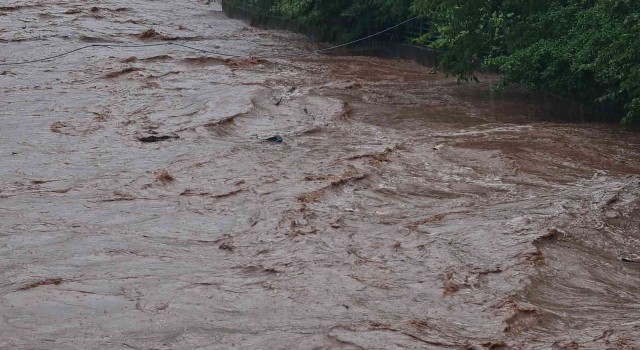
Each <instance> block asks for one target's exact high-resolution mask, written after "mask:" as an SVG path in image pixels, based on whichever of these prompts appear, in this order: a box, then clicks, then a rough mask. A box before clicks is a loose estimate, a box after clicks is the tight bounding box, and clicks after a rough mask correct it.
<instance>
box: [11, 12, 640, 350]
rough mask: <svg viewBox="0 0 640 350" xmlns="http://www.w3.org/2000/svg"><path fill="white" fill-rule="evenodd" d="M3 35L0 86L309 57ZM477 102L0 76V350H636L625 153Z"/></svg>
mask: <svg viewBox="0 0 640 350" xmlns="http://www.w3.org/2000/svg"><path fill="white" fill-rule="evenodd" d="M0 28H1V29H0V45H2V46H0V62H8V61H16V60H22V59H25V58H31V57H35V56H38V57H41V56H45V55H51V54H56V53H59V52H61V51H64V50H68V49H73V48H76V47H78V46H81V45H83V44H86V43H88V42H118V43H149V42H165V41H171V42H177V43H184V44H187V45H190V46H194V47H198V48H206V49H207V50H219V51H220V52H223V53H230V54H237V55H239V56H243V55H244V54H246V53H253V54H255V53H257V54H259V55H260V56H265V57H266V56H269V55H273V56H276V55H277V54H282V53H284V52H305V51H309V50H312V49H313V48H315V47H316V46H315V45H316V44H314V43H312V42H310V41H308V40H306V39H305V38H303V37H302V36H300V35H296V34H291V33H288V32H283V31H269V30H262V29H257V28H252V27H249V26H247V25H246V24H244V23H243V22H241V21H238V20H232V19H229V18H227V17H226V16H225V15H224V13H223V12H222V10H221V8H220V6H219V5H215V4H213V5H211V6H207V5H205V4H204V3H203V2H198V1H186V0H185V1H177V2H169V3H166V2H157V1H130V0H108V1H101V2H99V3H98V2H89V3H87V2H86V1H78V0H56V1H46V2H45V1H28V2H27V1H24V0H10V1H9V2H8V3H6V4H3V5H2V6H0ZM482 81H483V84H481V85H457V84H456V82H455V79H452V78H447V77H446V76H444V75H442V74H440V73H435V74H429V71H428V70H426V69H425V67H423V66H420V65H418V64H416V63H414V62H409V61H403V60H391V59H381V58H372V57H342V56H321V55H318V56H313V57H308V58H301V59H284V58H281V59H259V60H258V59H252V58H250V57H236V58H229V57H219V56H216V55H213V54H202V53H196V52H194V51H191V50H187V49H185V48H181V47H171V46H159V47H148V48H129V49H126V50H124V49H123V50H120V49H108V48H96V49H95V50H93V51H92V52H91V54H85V53H82V54H75V55H70V56H66V57H64V58H61V59H59V60H56V61H54V62H43V63H38V64H34V65H28V66H27V65H24V66H11V67H3V68H0V140H1V141H0V159H1V161H2V165H3V166H2V167H0V217H1V220H0V257H1V259H0V271H1V277H2V280H3V282H2V284H1V285H0V315H2V318H0V349H87V348H91V349H132V348H133V349H195V348H198V349H291V348H296V349H449V348H450V349H637V348H639V347H640V343H639V342H638V339H640V337H639V336H638V335H639V334H640V323H638V320H639V319H640V308H638V300H639V297H640V287H639V286H640V255H639V254H640V200H639V197H640V136H639V135H638V134H637V133H633V132H629V131H626V130H624V129H622V128H620V127H618V126H615V125H603V124H595V123H592V124H571V123H560V122H549V121H545V120H544V115H545V113H544V108H543V107H542V106H540V104H539V103H537V102H536V101H532V100H530V99H527V98H523V97H522V96H519V95H518V94H505V95H501V96H491V95H490V94H488V93H486V92H485V91H488V87H489V85H490V84H492V83H495V81H494V80H492V78H491V77H486V78H485V79H483V80H482ZM275 135H279V136H281V137H282V139H283V141H284V142H282V143H276V142H260V140H262V139H266V138H269V137H272V136H275Z"/></svg>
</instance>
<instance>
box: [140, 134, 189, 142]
mask: <svg viewBox="0 0 640 350" xmlns="http://www.w3.org/2000/svg"><path fill="white" fill-rule="evenodd" d="M179 138H180V136H178V135H161V136H156V135H151V136H145V137H138V141H140V142H142V143H153V142H161V141H167V140H173V139H179Z"/></svg>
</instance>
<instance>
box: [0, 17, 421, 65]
mask: <svg viewBox="0 0 640 350" xmlns="http://www.w3.org/2000/svg"><path fill="white" fill-rule="evenodd" d="M417 18H419V16H415V17H412V18H409V19H408V20H406V21H404V22H401V23H398V24H396V25H394V26H392V27H389V28H386V29H384V30H381V31H379V32H377V33H374V34H371V35H368V36H366V37H363V38H360V39H356V40H353V41H350V42H347V43H344V44H340V45H335V46H331V47H327V48H324V49H318V50H313V51H307V52H300V53H290V54H282V55H263V56H253V55H250V54H249V55H235V54H229V53H223V52H217V51H211V50H205V49H201V48H197V47H193V46H190V45H186V44H182V43H176V42H168V43H158V44H91V45H86V46H82V47H79V48H77V49H73V50H69V51H65V52H63V53H60V54H56V55H53V56H48V57H43V58H39V59H34V60H27V61H19V62H2V63H0V66H18V65H25V64H31V63H38V62H45V61H50V60H54V59H56V58H60V57H64V56H68V55H70V54H72V53H75V52H78V51H83V50H86V49H90V48H96V47H106V48H140V47H158V46H178V47H182V48H185V49H189V50H193V51H198V52H202V53H209V54H214V55H218V56H223V57H234V58H244V57H252V58H261V59H269V58H288V57H304V56H311V55H315V54H318V53H322V52H326V51H331V50H335V49H339V48H342V47H345V46H349V45H352V44H355V43H358V42H361V41H364V40H367V39H371V38H373V37H376V36H378V35H381V34H384V33H386V32H388V31H391V30H393V29H395V28H398V27H400V26H402V25H404V24H406V23H408V22H410V21H413V20H415V19H417Z"/></svg>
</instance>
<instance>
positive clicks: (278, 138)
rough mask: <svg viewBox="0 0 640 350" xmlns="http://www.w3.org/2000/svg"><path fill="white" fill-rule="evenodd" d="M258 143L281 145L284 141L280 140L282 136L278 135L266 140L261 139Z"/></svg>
mask: <svg viewBox="0 0 640 350" xmlns="http://www.w3.org/2000/svg"><path fill="white" fill-rule="evenodd" d="M260 141H262V142H269V143H283V142H284V140H283V139H282V136H280V135H275V136H271V137H268V138H266V139H262V140H260Z"/></svg>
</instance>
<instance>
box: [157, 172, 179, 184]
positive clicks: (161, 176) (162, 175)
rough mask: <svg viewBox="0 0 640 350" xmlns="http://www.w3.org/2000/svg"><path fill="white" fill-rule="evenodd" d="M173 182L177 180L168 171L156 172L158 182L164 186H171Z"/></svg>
mask: <svg viewBox="0 0 640 350" xmlns="http://www.w3.org/2000/svg"><path fill="white" fill-rule="evenodd" d="M173 180H175V178H174V177H173V175H171V174H170V173H169V171H168V170H167V169H160V170H158V171H157V172H156V181H158V182H160V183H162V184H163V185H166V184H169V183H171V182H173Z"/></svg>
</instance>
